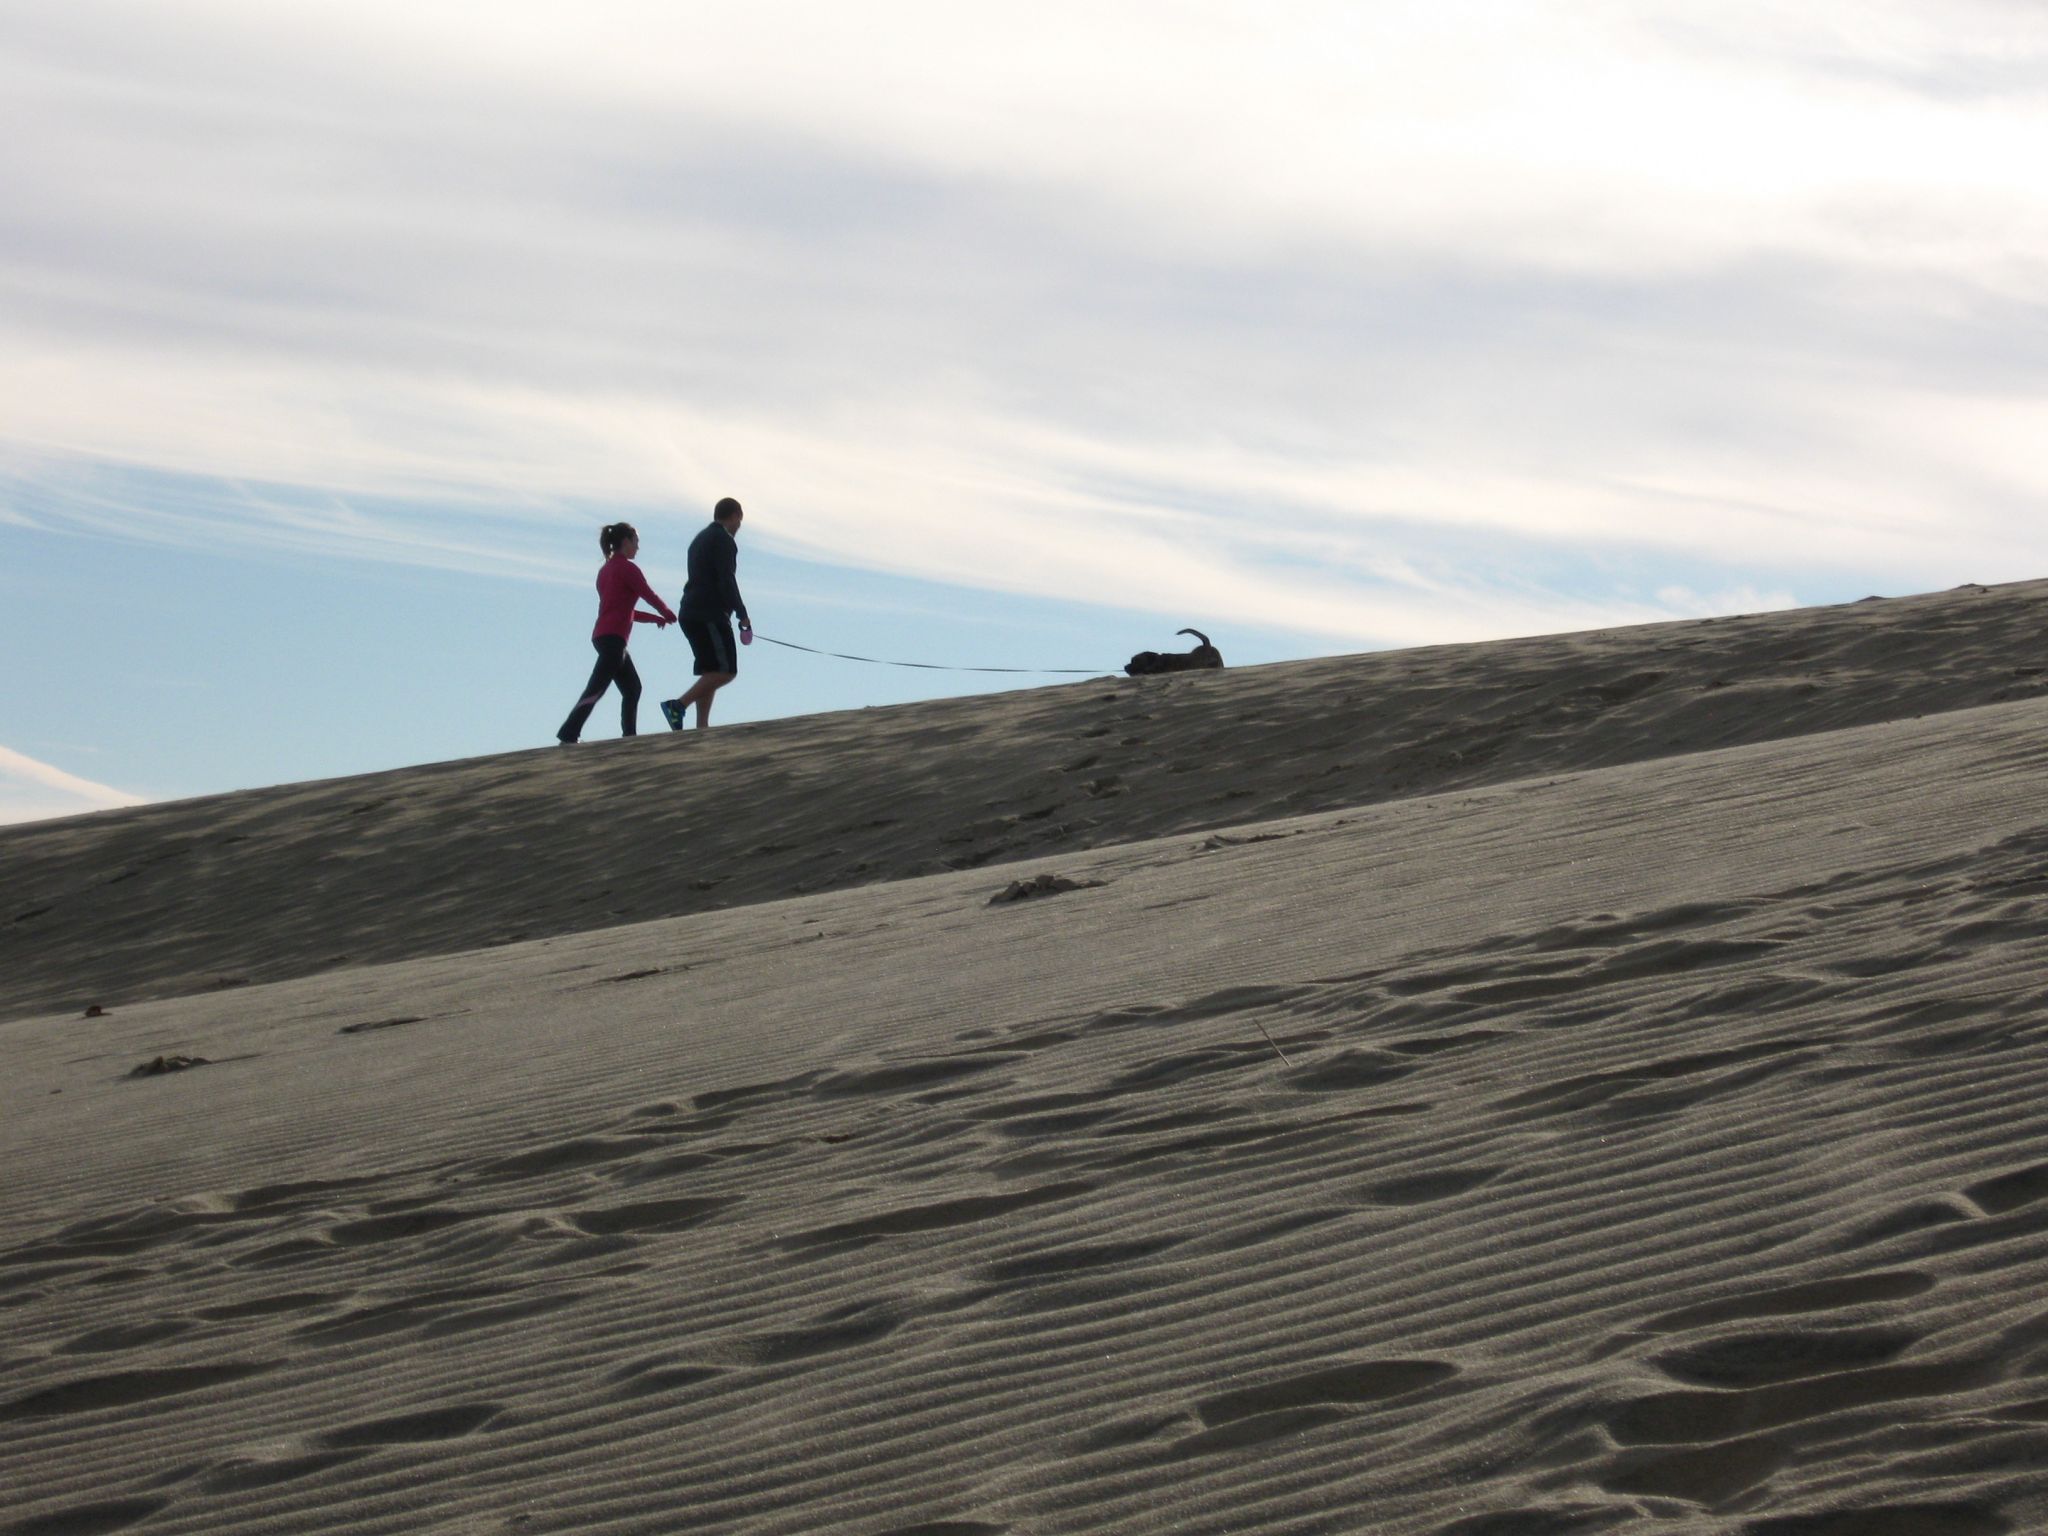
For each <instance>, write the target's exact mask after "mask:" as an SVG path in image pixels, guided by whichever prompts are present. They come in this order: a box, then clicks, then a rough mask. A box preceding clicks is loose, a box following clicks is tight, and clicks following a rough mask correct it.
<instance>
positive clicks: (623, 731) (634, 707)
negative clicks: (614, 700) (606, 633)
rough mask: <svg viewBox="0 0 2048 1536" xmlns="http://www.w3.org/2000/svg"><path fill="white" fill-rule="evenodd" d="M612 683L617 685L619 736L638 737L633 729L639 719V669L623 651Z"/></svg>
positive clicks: (620, 653)
mask: <svg viewBox="0 0 2048 1536" xmlns="http://www.w3.org/2000/svg"><path fill="white" fill-rule="evenodd" d="M612 681H613V682H615V683H617V684H618V685H619V734H620V735H621V736H634V735H638V734H639V733H638V731H637V730H636V729H635V727H636V726H637V725H638V724H639V719H640V669H639V668H638V667H636V666H634V665H633V658H632V657H630V656H628V655H627V654H626V653H625V652H624V651H623V650H622V651H620V652H619V670H618V675H617V676H615V677H614V678H613V679H612Z"/></svg>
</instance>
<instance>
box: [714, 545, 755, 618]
mask: <svg viewBox="0 0 2048 1536" xmlns="http://www.w3.org/2000/svg"><path fill="white" fill-rule="evenodd" d="M739 564H740V549H739V545H737V544H733V545H731V546H730V547H729V548H728V549H727V550H726V552H725V559H724V560H723V561H722V562H721V565H720V569H719V572H718V579H719V585H720V586H722V587H723V588H724V589H725V594H724V595H725V605H726V606H727V607H728V608H730V609H732V611H733V612H734V613H735V614H736V615H738V617H739V621H740V628H741V629H752V628H753V627H754V626H753V624H752V622H751V621H749V619H748V618H747V603H746V599H745V598H743V597H741V596H740V577H739Z"/></svg>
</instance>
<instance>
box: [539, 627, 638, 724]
mask: <svg viewBox="0 0 2048 1536" xmlns="http://www.w3.org/2000/svg"><path fill="white" fill-rule="evenodd" d="M590 643H591V644H592V645H594V646H596V647H597V665H596V666H594V667H592V668H591V669H590V684H589V686H588V687H586V688H585V689H584V690H583V697H582V698H580V699H578V700H577V701H576V707H575V708H574V709H572V710H570V711H569V718H568V719H566V720H564V721H563V722H562V728H561V729H560V730H559V731H557V732H555V739H556V740H557V741H574V740H576V738H577V737H579V736H581V735H582V734H583V722H584V721H586V720H588V719H589V718H590V712H591V711H592V710H593V709H595V708H597V701H598V700H599V699H601V698H603V697H604V691H605V689H607V688H609V687H611V685H612V684H613V683H617V684H618V685H619V734H620V735H621V736H631V735H634V734H636V733H635V731H634V728H633V727H634V723H635V721H636V720H637V718H638V717H639V714H640V674H639V673H638V672H637V671H635V670H634V667H633V658H632V657H630V656H628V655H627V654H626V637H625V636H624V635H598V636H596V637H595V638H593V639H592V640H591V642H590Z"/></svg>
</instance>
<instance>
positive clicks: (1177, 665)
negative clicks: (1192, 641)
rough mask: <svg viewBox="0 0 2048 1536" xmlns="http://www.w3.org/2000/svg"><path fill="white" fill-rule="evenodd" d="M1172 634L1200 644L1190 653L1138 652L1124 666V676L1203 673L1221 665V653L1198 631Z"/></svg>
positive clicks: (1184, 630)
mask: <svg viewBox="0 0 2048 1536" xmlns="http://www.w3.org/2000/svg"><path fill="white" fill-rule="evenodd" d="M1174 633H1175V634H1177V635H1193V636H1194V637H1195V638H1196V639H1197V640H1199V641H1201V642H1202V643H1201V644H1200V645H1198V646H1196V647H1195V648H1194V649H1193V650H1191V651H1140V652H1138V654H1137V655H1135V656H1133V657H1132V658H1131V659H1130V662H1129V664H1128V665H1126V666H1125V668H1124V672H1125V674H1126V675H1127V676H1130V677H1151V676H1153V675H1154V674H1155V673H1159V672H1203V671H1208V670H1212V669H1215V668H1220V667H1221V666H1222V665H1223V653H1222V652H1221V651H1219V650H1217V649H1216V647H1215V646H1213V645H1211V644H1210V643H1209V637H1208V636H1207V635H1205V634H1203V633H1202V632H1201V631H1200V630H1199V629H1177V630H1175V631H1174Z"/></svg>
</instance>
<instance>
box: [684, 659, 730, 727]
mask: <svg viewBox="0 0 2048 1536" xmlns="http://www.w3.org/2000/svg"><path fill="white" fill-rule="evenodd" d="M738 675H739V674H738V673H736V672H707V673H705V674H704V675H703V676H702V677H700V678H698V679H697V686H696V687H695V688H692V689H691V690H690V692H692V693H697V694H701V697H699V698H698V699H697V700H696V701H695V703H696V705H697V729H698V730H700V731H701V730H703V729H704V728H705V727H706V726H708V725H709V724H711V696H712V695H713V694H715V693H717V692H718V690H719V689H721V688H723V687H724V686H725V685H726V684H727V683H729V682H731V681H732V680H733V679H734V678H735V677H737V676H738Z"/></svg>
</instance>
